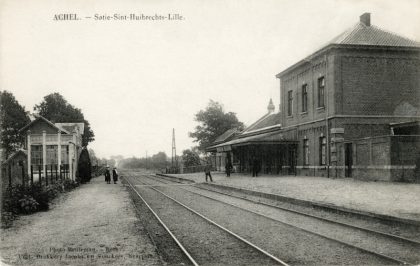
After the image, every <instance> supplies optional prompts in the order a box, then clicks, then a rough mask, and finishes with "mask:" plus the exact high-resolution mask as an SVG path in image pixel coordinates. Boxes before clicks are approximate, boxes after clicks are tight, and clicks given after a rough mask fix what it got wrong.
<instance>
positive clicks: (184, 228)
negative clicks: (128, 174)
mask: <svg viewBox="0 0 420 266" xmlns="http://www.w3.org/2000/svg"><path fill="white" fill-rule="evenodd" d="M128 181H129V182H131V183H132V184H133V185H140V186H135V188H136V190H137V191H138V192H139V193H140V194H141V195H142V197H144V198H145V200H146V201H147V202H148V203H149V205H150V206H151V207H152V209H153V210H154V211H155V212H156V213H157V214H158V215H159V217H160V218H161V219H162V220H163V221H164V222H165V224H166V225H167V227H168V228H169V229H170V230H171V231H172V233H173V234H174V235H175V236H176V237H177V238H178V240H179V241H180V242H181V243H182V245H183V246H184V247H185V248H186V249H187V251H188V252H189V253H190V254H191V256H192V257H193V258H194V259H195V260H196V261H197V263H198V264H203V265H208V264H215V265H277V263H275V262H274V261H273V260H271V259H270V258H268V257H267V256H265V255H263V254H262V253H260V252H259V251H257V250H255V249H254V248H252V247H250V246H248V245H247V244H245V243H243V242H242V241H240V240H238V239H236V238H234V237H233V236H231V235H229V234H228V233H227V232H224V231H222V230H221V229H219V228H217V227H216V226H214V225H212V224H210V223H209V222H207V221H205V220H204V219H202V218H201V217H199V216H197V215H196V214H194V213H192V212H190V211H189V210H187V209H185V208H184V207H182V206H180V205H179V204H177V203H175V202H174V201H172V200H170V199H168V198H166V197H164V196H163V195H161V194H160V193H158V192H156V191H154V190H152V189H151V188H150V187H147V186H141V183H139V182H136V179H134V178H128Z"/></svg>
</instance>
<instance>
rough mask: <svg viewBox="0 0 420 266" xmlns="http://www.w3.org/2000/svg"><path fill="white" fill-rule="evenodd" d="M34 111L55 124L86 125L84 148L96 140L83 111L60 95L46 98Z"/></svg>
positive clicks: (83, 137)
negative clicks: (71, 123)
mask: <svg viewBox="0 0 420 266" xmlns="http://www.w3.org/2000/svg"><path fill="white" fill-rule="evenodd" d="M34 111H37V112H38V114H39V115H42V116H43V117H45V118H46V119H48V120H50V121H51V122H53V123H66V122H73V123H84V124H85V129H84V132H83V136H82V146H84V147H86V146H87V145H88V144H89V142H92V141H93V140H95V134H94V133H93V131H92V129H91V128H90V124H89V121H87V120H86V119H85V118H84V116H83V113H82V110H80V109H79V108H75V107H74V106H73V105H71V104H69V103H68V102H67V101H66V99H64V97H63V96H61V95H60V94H59V93H57V92H55V93H51V94H49V95H47V96H45V97H44V100H43V101H42V102H41V103H40V104H38V105H35V107H34Z"/></svg>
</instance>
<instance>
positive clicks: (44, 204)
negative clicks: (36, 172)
mask: <svg viewBox="0 0 420 266" xmlns="http://www.w3.org/2000/svg"><path fill="white" fill-rule="evenodd" d="M28 194H29V195H31V196H32V197H33V198H34V199H35V200H36V202H38V204H39V205H38V210H40V211H46V210H48V209H49V207H50V206H49V202H50V199H51V197H50V195H49V194H48V187H43V186H42V185H41V184H39V183H34V184H33V185H31V186H29V188H28Z"/></svg>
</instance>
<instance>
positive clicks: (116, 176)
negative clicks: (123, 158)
mask: <svg viewBox="0 0 420 266" xmlns="http://www.w3.org/2000/svg"><path fill="white" fill-rule="evenodd" d="M112 179H113V180H114V184H117V181H118V172H117V167H114V169H112Z"/></svg>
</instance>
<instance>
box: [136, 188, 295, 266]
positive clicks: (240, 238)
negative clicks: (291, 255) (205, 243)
mask: <svg viewBox="0 0 420 266" xmlns="http://www.w3.org/2000/svg"><path fill="white" fill-rule="evenodd" d="M140 182H141V183H143V184H146V183H144V182H143V181H140ZM147 185H149V188H151V189H153V190H155V191H156V192H158V193H160V194H162V195H164V196H165V197H167V198H168V199H170V200H172V201H174V202H176V203H177V204H179V205H181V206H182V207H184V208H185V209H187V210H189V211H191V212H192V213H194V214H196V215H198V216H199V217H201V218H203V219H204V220H206V221H207V222H209V223H211V224H213V225H215V226H216V227H218V228H220V229H221V230H223V231H225V232H227V233H228V234H230V235H232V236H234V237H235V238H237V239H239V240H240V241H242V242H244V243H245V244H247V245H249V246H251V247H252V248H254V249H256V250H257V251H259V252H261V253H262V254H264V255H266V256H267V257H269V258H271V259H272V260H274V261H276V262H278V263H279V264H280V265H284V266H289V264H287V263H286V262H284V261H282V260H281V259H279V258H277V257H276V256H274V255H272V254H270V253H269V252H267V251H265V250H264V249H262V248H260V247H258V246H257V245H255V244H253V243H251V242H250V241H248V240H246V239H245V238H243V237H241V236H239V235H238V234H236V233H234V232H232V231H230V230H229V229H227V228H225V227H223V226H221V225H219V224H218V223H216V222H215V221H213V220H211V219H210V218H208V217H206V216H204V215H203V214H201V213H199V212H197V211H195V210H193V209H192V208H190V207H188V206H186V205H185V204H183V203H182V202H180V201H178V200H176V199H174V198H172V197H171V196H169V195H167V194H165V193H164V192H162V191H160V190H158V189H156V188H154V187H153V185H151V184H147Z"/></svg>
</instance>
